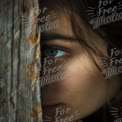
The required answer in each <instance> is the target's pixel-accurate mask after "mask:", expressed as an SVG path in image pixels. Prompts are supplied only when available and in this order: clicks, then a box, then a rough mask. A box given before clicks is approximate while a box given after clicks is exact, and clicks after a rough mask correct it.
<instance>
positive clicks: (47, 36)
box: [41, 32, 77, 42]
mask: <svg viewBox="0 0 122 122" xmlns="http://www.w3.org/2000/svg"><path fill="white" fill-rule="evenodd" d="M59 39H60V40H64V41H70V42H73V41H76V40H77V39H76V38H74V37H71V36H65V35H62V34H58V33H44V32H42V33H41V41H42V42H48V41H52V40H59Z"/></svg>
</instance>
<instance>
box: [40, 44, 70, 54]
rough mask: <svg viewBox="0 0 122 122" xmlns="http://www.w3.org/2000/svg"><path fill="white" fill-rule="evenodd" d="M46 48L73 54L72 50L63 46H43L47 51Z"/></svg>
mask: <svg viewBox="0 0 122 122" xmlns="http://www.w3.org/2000/svg"><path fill="white" fill-rule="evenodd" d="M46 48H53V49H58V50H61V51H64V52H66V53H71V50H70V49H67V48H65V47H63V46H58V45H43V46H42V49H46Z"/></svg>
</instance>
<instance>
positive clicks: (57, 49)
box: [42, 45, 70, 58]
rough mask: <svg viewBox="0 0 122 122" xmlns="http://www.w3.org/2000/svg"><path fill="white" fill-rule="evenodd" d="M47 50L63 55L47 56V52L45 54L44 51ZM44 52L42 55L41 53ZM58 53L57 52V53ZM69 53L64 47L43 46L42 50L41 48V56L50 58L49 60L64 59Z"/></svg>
mask: <svg viewBox="0 0 122 122" xmlns="http://www.w3.org/2000/svg"><path fill="white" fill-rule="evenodd" d="M48 49H52V50H56V51H60V53H64V54H61V56H60V55H59V56H47V54H46V53H48V52H45V51H46V50H47V51H48ZM49 51H51V50H49ZM43 52H44V53H43ZM57 53H58V52H57ZM69 53H70V51H69V50H68V49H66V48H64V47H59V46H52V45H51V46H47V45H46V46H43V48H42V54H43V55H44V56H46V57H50V58H61V57H64V56H66V55H67V54H69Z"/></svg>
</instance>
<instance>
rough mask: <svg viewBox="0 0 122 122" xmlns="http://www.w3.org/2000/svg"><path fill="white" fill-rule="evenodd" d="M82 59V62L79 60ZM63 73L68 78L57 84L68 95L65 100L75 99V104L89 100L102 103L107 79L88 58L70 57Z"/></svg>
mask: <svg viewBox="0 0 122 122" xmlns="http://www.w3.org/2000/svg"><path fill="white" fill-rule="evenodd" d="M81 61H82V62H81ZM64 73H65V74H67V76H68V78H67V79H66V80H63V81H61V82H59V86H60V88H61V89H62V91H63V92H66V93H67V94H68V96H71V97H67V100H69V101H70V104H72V103H71V101H73V99H75V103H76V105H79V104H83V106H84V104H85V103H86V101H87V102H89V101H90V104H91V102H93V103H95V104H96V103H103V101H104V100H105V98H106V97H107V96H106V95H107V81H105V79H104V78H103V77H102V75H101V73H100V72H98V70H97V69H96V68H95V67H94V66H93V64H91V63H89V62H88V60H86V61H85V60H79V59H72V62H70V63H69V62H68V63H67V64H66V65H65V70H64Z"/></svg>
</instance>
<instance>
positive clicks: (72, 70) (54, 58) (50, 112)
mask: <svg viewBox="0 0 122 122" xmlns="http://www.w3.org/2000/svg"><path fill="white" fill-rule="evenodd" d="M57 19H58V20H59V21H60V24H59V26H58V27H57V28H55V29H51V30H49V31H45V32H43V33H42V40H41V41H42V58H43V60H42V62H43V65H42V67H43V70H42V77H44V76H48V77H49V78H48V80H47V84H45V85H44V86H43V87H42V105H43V112H44V113H43V115H44V120H47V119H49V120H50V121H53V122H54V121H59V120H60V119H62V120H63V119H67V120H66V122H68V121H69V120H68V118H70V120H71V119H72V120H73V121H75V120H77V119H79V118H83V117H86V116H88V115H89V114H91V113H93V112H95V111H96V110H98V109H99V108H100V107H102V106H103V105H104V104H105V102H107V100H109V99H111V98H112V97H113V96H114V95H115V94H116V92H117V89H118V84H117V82H116V81H115V80H111V81H107V80H105V78H104V77H103V75H102V73H100V71H99V70H98V69H97V68H96V65H95V64H94V63H93V61H92V60H91V58H90V57H89V55H88V53H87V52H86V51H85V50H84V49H83V47H82V45H80V43H79V42H78V41H77V40H75V36H74V34H73V32H72V29H71V25H70V22H69V19H68V17H67V16H65V15H63V14H62V15H61V14H59V15H58V17H57ZM80 25H81V26H82V31H83V32H82V33H81V34H84V37H85V38H86V40H87V41H88V43H89V44H90V43H91V42H92V43H94V45H95V46H97V48H98V49H99V50H101V51H102V52H103V53H104V54H105V53H106V48H105V47H106V46H105V44H104V43H103V40H102V39H101V38H99V37H98V36H97V35H95V34H94V33H93V32H92V31H91V30H88V29H86V28H85V27H84V25H83V23H81V24H80ZM94 58H95V60H96V62H97V63H98V65H99V66H101V64H100V59H99V57H97V56H94ZM49 75H50V76H49ZM53 76H54V77H56V76H57V78H56V80H53V79H51V77H53ZM66 117H68V118H66ZM71 117H72V118H71ZM56 118H57V120H56Z"/></svg>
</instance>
